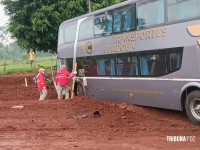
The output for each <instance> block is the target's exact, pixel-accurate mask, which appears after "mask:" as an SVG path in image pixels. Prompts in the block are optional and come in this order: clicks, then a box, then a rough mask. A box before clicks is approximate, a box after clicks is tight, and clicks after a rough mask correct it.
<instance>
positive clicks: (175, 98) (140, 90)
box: [86, 79, 185, 110]
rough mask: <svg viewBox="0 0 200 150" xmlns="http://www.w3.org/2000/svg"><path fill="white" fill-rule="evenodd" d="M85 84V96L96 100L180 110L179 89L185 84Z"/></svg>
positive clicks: (111, 81) (101, 81) (113, 81)
mask: <svg viewBox="0 0 200 150" xmlns="http://www.w3.org/2000/svg"><path fill="white" fill-rule="evenodd" d="M87 84H88V85H87V87H86V90H87V95H88V96H92V97H95V98H98V99H103V100H116V101H120V102H126V103H131V104H138V105H143V106H152V107H160V108H167V109H174V110H181V107H180V105H181V102H180V89H181V88H182V87H183V85H184V84H185V82H183V81H172V80H171V81H169V80H145V79H144V80H143V79H142V80H138V79H135V80H125V79H124V80H122V79H106V80H105V79H87ZM97 85H98V86H97Z"/></svg>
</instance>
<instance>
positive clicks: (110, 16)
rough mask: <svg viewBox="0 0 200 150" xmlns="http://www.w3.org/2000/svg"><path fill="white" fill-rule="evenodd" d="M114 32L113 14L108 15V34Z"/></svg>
mask: <svg viewBox="0 0 200 150" xmlns="http://www.w3.org/2000/svg"><path fill="white" fill-rule="evenodd" d="M112 33H113V16H112V14H108V15H107V34H108V35H110V34H112Z"/></svg>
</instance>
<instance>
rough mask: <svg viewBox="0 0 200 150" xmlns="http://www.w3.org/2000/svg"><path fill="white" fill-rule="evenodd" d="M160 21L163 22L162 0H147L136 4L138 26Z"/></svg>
mask: <svg viewBox="0 0 200 150" xmlns="http://www.w3.org/2000/svg"><path fill="white" fill-rule="evenodd" d="M161 23H164V0H154V1H152V2H148V1H147V2H144V3H141V4H140V5H139V6H138V26H139V28H145V27H148V26H153V25H157V24H161Z"/></svg>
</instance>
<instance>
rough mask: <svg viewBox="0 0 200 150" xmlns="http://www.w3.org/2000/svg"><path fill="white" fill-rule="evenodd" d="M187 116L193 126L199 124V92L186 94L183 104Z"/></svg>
mask: <svg viewBox="0 0 200 150" xmlns="http://www.w3.org/2000/svg"><path fill="white" fill-rule="evenodd" d="M185 111H186V113H187V116H188V117H189V119H190V120H191V121H192V122H193V123H194V124H200V90H195V91H192V92H190V93H189V94H188V97H187V99H186V102H185Z"/></svg>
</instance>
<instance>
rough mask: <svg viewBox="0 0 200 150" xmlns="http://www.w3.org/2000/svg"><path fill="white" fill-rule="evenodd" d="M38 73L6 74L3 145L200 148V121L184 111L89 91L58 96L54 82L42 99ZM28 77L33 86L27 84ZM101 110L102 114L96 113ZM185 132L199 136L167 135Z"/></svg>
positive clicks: (1, 86)
mask: <svg viewBox="0 0 200 150" xmlns="http://www.w3.org/2000/svg"><path fill="white" fill-rule="evenodd" d="M34 75H35V74H18V75H3V76H0V111H1V113H0V119H1V123H0V135H1V136H0V141H1V142H0V148H7V149H13V148H14V149H66V148H68V149H74V148H76V149H77V148H79V149H132V148H133V149H134V148H138V149H148V148H153V149H167V148H168V147H170V148H177V147H178V148H181V149H182V148H186V146H188V149H189V148H194V149H195V148H197V147H198V146H200V145H199V141H200V140H199V139H198V137H199V135H200V130H199V129H200V127H199V126H198V125H194V124H192V123H191V122H190V121H189V120H188V118H187V116H186V114H185V113H184V112H179V111H172V110H165V109H158V108H149V107H142V106H136V105H131V104H126V103H119V102H114V101H104V100H97V99H93V98H89V97H86V96H81V97H79V96H78V97H74V98H73V99H71V100H57V95H56V91H55V89H54V87H53V86H49V89H48V96H47V100H45V101H38V96H39V93H38V90H37V88H35V87H34V86H33V84H32V78H33V77H34ZM24 78H27V81H28V87H25V86H24ZM95 111H98V112H100V114H101V116H97V117H94V116H93V113H94V112H95ZM179 135H180V136H192V137H195V142H193V143H192V142H186V143H184V144H183V145H180V144H178V145H174V144H173V143H172V144H169V143H168V142H167V141H166V136H179ZM11 143H12V144H11ZM19 143H21V144H19ZM24 143H26V144H24ZM31 143H34V144H31ZM49 143H51V144H50V145H49ZM63 143H66V144H63ZM106 143H107V144H106Z"/></svg>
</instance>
